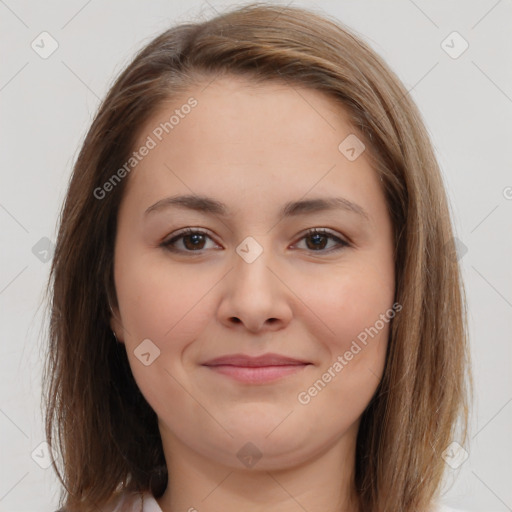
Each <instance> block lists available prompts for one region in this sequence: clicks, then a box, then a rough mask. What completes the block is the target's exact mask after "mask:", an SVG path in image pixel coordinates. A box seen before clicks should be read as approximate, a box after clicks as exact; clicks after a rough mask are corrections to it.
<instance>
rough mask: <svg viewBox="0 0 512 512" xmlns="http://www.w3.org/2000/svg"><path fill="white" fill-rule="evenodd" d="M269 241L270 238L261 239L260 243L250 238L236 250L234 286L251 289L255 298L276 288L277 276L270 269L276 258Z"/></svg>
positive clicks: (243, 241)
mask: <svg viewBox="0 0 512 512" xmlns="http://www.w3.org/2000/svg"><path fill="white" fill-rule="evenodd" d="M269 240H270V237H266V239H265V237H259V241H258V240H256V239H255V238H254V237H252V236H248V237H246V238H245V239H244V240H242V242H241V243H240V244H239V245H238V246H237V247H236V249H235V252H236V254H237V258H236V259H235V265H234V269H233V270H234V272H235V282H234V285H235V287H237V286H238V287H240V288H241V287H245V288H249V289H250V292H251V293H252V294H253V296H257V295H259V294H260V293H261V295H262V296H263V295H265V294H266V293H268V292H269V291H270V289H273V288H274V286H273V284H274V283H272V281H273V280H275V276H274V275H273V274H272V272H271V271H270V270H269V268H268V267H271V268H272V266H273V265H274V263H275V258H274V257H273V255H272V249H271V247H270V243H269ZM264 244H265V246H264ZM269 287H270V289H269Z"/></svg>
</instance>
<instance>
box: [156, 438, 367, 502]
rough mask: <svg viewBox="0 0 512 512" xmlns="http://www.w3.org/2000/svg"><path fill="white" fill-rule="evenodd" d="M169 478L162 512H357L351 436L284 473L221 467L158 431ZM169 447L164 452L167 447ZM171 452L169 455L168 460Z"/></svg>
mask: <svg viewBox="0 0 512 512" xmlns="http://www.w3.org/2000/svg"><path fill="white" fill-rule="evenodd" d="M162 434H163V435H162V440H163V442H164V451H165V453H166V461H167V468H168V472H169V480H168V485H167V489H166V491H165V493H164V494H163V495H162V496H161V497H160V498H159V499H158V500H157V501H158V504H159V505H160V508H161V509H162V512H178V511H190V512H194V511H201V512H213V511H217V510H222V511H223V512H234V511H237V512H239V511H240V510H243V511H244V512H263V511H264V512H292V511H293V512H296V511H298V510H307V511H308V512H357V511H358V510H359V506H358V499H357V493H356V492H355V486H354V467H355V437H354V436H355V434H356V431H354V432H347V433H346V434H345V435H344V436H343V437H342V438H341V439H339V440H338V441H337V442H336V443H335V444H334V446H333V445H330V446H329V449H328V450H326V451H325V452H323V453H318V454H315V456H313V457H312V458H311V459H310V460H307V461H303V462H301V463H300V464H297V465H295V466H293V467H288V468H286V469H277V470H276V469H268V470H266V469H261V468H260V469H258V464H257V465H255V466H254V467H253V468H252V469H239V468H233V467H230V466H224V465H221V464H218V463H216V462H214V461H212V460H211V458H206V457H203V456H201V455H200V454H198V453H197V452H194V451H193V450H191V449H189V448H188V447H187V446H184V445H183V444H181V443H178V442H177V440H176V439H175V438H173V436H172V435H169V433H168V432H167V433H164V432H162ZM166 448H167V449H166ZM171 453H172V457H171V456H169V455H170V454H171Z"/></svg>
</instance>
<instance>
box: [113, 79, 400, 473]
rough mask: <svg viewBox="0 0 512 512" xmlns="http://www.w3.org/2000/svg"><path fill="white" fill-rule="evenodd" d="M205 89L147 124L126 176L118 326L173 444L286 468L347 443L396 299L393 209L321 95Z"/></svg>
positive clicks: (238, 82) (343, 121)
mask: <svg viewBox="0 0 512 512" xmlns="http://www.w3.org/2000/svg"><path fill="white" fill-rule="evenodd" d="M203 89H204V85H201V86H199V85H198V86H197V87H195V88H192V89H190V92H189V95H185V96H184V97H183V98H180V99H179V100H176V99H175V100H173V101H172V102H169V103H168V104H166V105H165V106H164V107H162V108H161V109H160V110H159V112H158V113H157V114H156V115H155V116H154V117H153V118H152V119H151V120H150V122H149V123H148V124H147V125H146V126H145V127H144V128H143V129H142V130H141V134H140V138H139V141H138V144H137V145H136V147H137V148H139V147H141V146H143V145H144V144H146V145H147V146H148V147H149V146H153V147H151V148H150V149H149V151H147V152H146V153H147V154H146V155H145V156H144V157H143V158H141V160H140V162H138V163H137V165H136V167H135V168H134V169H133V171H131V174H130V175H129V177H128V178H126V179H128V180H129V181H128V183H127V188H126V190H125V193H124V197H123V201H122V203H121V206H120V210H119V216H118V231H117V238H116V245H115V262H114V269H115V270H114V278H115V285H116V292H117V298H118V304H119V308H116V309H115V310H114V317H113V319H112V327H113V329H114V330H115V332H116V335H117V338H118V339H119V340H120V341H121V342H123V343H124V344H125V346H126V351H127V354H128V358H129V362H130V366H131V369H132V372H133V375H134V377H135V379H136V381H137V384H138V386H139V388H140V389H141V391H142V393H143V394H144V396H145V398H146V399H147V401H148V403H149V404H150V405H151V407H152V408H153V409H154V411H155V412H156V414H157V415H158V418H159V427H160V432H161V435H162V439H163V442H164V446H166V447H167V448H168V449H169V450H171V453H173V452H172V450H176V452H178V451H179V450H192V451H193V452H195V453H196V454H199V455H200V456H202V457H204V458H206V459H209V460H212V461H217V462H219V463H222V464H226V465H228V466H231V467H237V468H240V467H242V464H246V466H247V467H249V464H247V463H246V462H247V461H249V460H250V458H251V457H253V458H254V457H256V458H259V456H260V455H263V457H262V458H261V460H260V461H259V462H258V468H261V469H275V468H285V467H291V466H292V465H294V464H298V463H300V462H302V461H304V460H307V459H308V458H312V457H315V456H316V455H318V454H320V453H325V451H326V450H329V449H333V450H334V449H336V447H337V446H339V443H340V442H348V441H350V442H351V443H353V444H355V436H356V433H357V428H358V425H359V418H360V416H361V414H362V413H363V411H364V409H365V408H366V406H367V405H368V403H369V401H370V399H371V397H372V395H373V394H374V392H375V390H376V388H377V385H378V383H379V381H380V378H381V376H382V371H383V367H384V362H385V354H386V345H387V338H388V334H389V322H390V319H391V318H392V317H393V315H394V312H393V310H392V309H391V308H392V306H393V298H394V291H395V276H394V260H393V236H392V225H391V221H390V218H389V216H388V213H387V208H386V202H385V198H384V195H383V192H382V189H381V183H380V181H379V178H378V176H377V175H376V173H375V171H374V170H373V169H372V168H371V166H370V164H369V161H368V160H367V154H366V151H367V150H366V151H363V152H362V153H361V154H359V156H357V155H358V153H359V152H360V149H361V146H358V145H357V144H358V142H357V140H356V139H355V138H354V137H355V136H354V133H355V131H354V129H353V128H352V127H351V126H350V125H349V124H348V118H347V116H346V114H345V113H344V112H343V111H342V110H341V108H340V107H339V106H337V105H336V103H334V102H333V101H332V100H331V99H330V98H328V97H326V96H324V95H323V94H322V93H321V92H318V91H314V90H310V89H306V88H301V87H296V86H294V88H291V87H289V86H287V85H279V84H272V83H267V84H264V85H262V84H258V85H255V84H251V83H250V82H247V81H245V80H243V79H239V78H228V77H224V78H217V79H216V80H214V81H213V82H212V83H211V84H210V85H209V86H208V87H207V88H205V89H204V90H203ZM191 97H192V98H193V99H194V100H195V101H196V102H197V103H195V106H193V108H183V105H186V104H187V101H188V104H189V105H192V104H193V101H191V100H190V98H191ZM176 109H178V110H179V112H180V113H181V114H180V115H179V116H178V117H179V121H178V122H175V121H176V119H177V118H176V119H174V121H173V125H172V129H169V125H167V129H168V132H169V133H166V132H165V131H163V133H161V132H162V125H161V123H165V122H166V121H169V119H170V118H171V116H172V115H173V114H175V111H176ZM175 117H176V116H175ZM158 127H160V130H158ZM157 134H158V136H157ZM349 136H350V138H349V139H347V141H346V142H345V143H343V144H342V145H341V147H340V143H342V141H344V140H345V139H346V138H347V137H349ZM148 137H149V138H150V139H151V140H152V141H153V142H154V144H152V143H151V142H148V141H149V139H148ZM160 138H161V140H160ZM340 148H341V149H340ZM350 148H353V150H351V149H350ZM354 157H356V158H354ZM180 196H193V197H188V199H187V198H185V199H184V198H183V197H182V198H181V199H180ZM199 197H200V198H202V199H203V200H202V201H200V200H198V198H199ZM169 198H172V199H169ZM194 198H195V200H193V199H194ZM260 356H268V357H263V358H260V359H257V358H259V357H260ZM223 357H224V358H226V359H224V360H218V358H223ZM215 359H217V361H215ZM248 443H251V444H248Z"/></svg>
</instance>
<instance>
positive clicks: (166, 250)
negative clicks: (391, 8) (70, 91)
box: [46, 4, 469, 512]
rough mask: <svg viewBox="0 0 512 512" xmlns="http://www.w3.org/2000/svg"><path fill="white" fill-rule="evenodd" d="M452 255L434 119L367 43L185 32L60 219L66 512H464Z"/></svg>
mask: <svg viewBox="0 0 512 512" xmlns="http://www.w3.org/2000/svg"><path fill="white" fill-rule="evenodd" d="M454 251H455V248H454V244H453V233H452V227H451V222H450V216H449V209H448V206H447V200H446V195H445V192H444V188H443V183H442V180H441V177H440V172H439V167H438V164H437V162H436V159H435V156H434V153H433V150H432V146H431V143H430V141H429V138H428V135H427V132H426V130H425V127H424V125H423V122H422V120H421V116H420V114H419V112H418V110H417V108H416V106H415V105H414V103H413V102H412V100H411V99H410V97H409V96H408V94H407V91H406V90H405V88H404V87H403V85H402V84H401V83H400V81H399V80H398V78H397V77H396V76H395V75H394V74H393V72H392V71H391V70H390V69H389V68H388V67H387V65H386V64H385V63H384V62H383V61H382V59H381V58H379V57H378V56H377V55H376V54H375V53H374V52H373V51H372V50H371V49H370V48H369V47H368V46H367V45H366V44H364V43H363V42H362V41H361V40H360V39H359V38H357V37H356V36H355V35H354V34H352V33H351V32H350V31H349V30H348V29H347V28H345V27H342V26H341V25H340V24H338V23H336V22H334V21H332V20H330V19H328V18H326V17H323V16H320V15H318V14H315V13H313V12H310V11H306V10H303V9H299V8H292V7H280V6H272V5H266V4H251V5H248V6H245V7H242V8H238V9H234V10H232V11H230V12H228V13H226V14H223V15H219V16H217V17H216V18H214V19H212V20H210V21H206V22H203V23H197V24H185V25H180V26H177V27H174V28H172V29H170V30H168V31H166V32H164V33H163V34H161V35H160V36H159V37H157V38H156V39H155V40H154V41H152V42H151V43H150V44H149V45H147V47H145V48H144V49H143V50H142V51H141V52H140V53H139V54H138V55H137V56H136V58H135V59H134V61H133V62H132V63H131V64H130V65H129V66H128V67H127V68H126V70H125V71H124V72H123V73H122V74H121V76H120V77H119V78H118V79H117V81H116V83H115V84H114V85H113V87H112V88H111V90H110V92H109V93H108V95H107V97H106V99H105V101H104V102H103V104H102V105H101V107H100V109H99V112H98V114H97V116H96V118H95V120H94V122H93V124H92V126H91V128H90V130H89V133H88V135H87V137H86V140H85V142H84V144H83V147H82V150H81V152H80V155H79V157H78V160H77V162H76V165H75V168H74V171H73V176H72V179H71V183H70V186H69V190H68V194H67V198H66V201H65V205H64V208H63V211H62V216H61V225H60V231H59V235H58V241H57V247H56V252H55V257H54V260H53V267H52V274H51V283H50V284H51V292H52V316H51V332H50V346H49V351H48V354H49V355H48V361H47V380H46V384H47V396H48V401H47V437H48V442H49V443H50V444H51V445H53V447H54V449H57V448H58V449H59V453H60V455H61V460H60V461H59V462H60V467H61V469H60V470H59V469H58V465H57V464H56V465H55V469H56V470H57V471H58V474H59V477H60V479H61V482H62V484H63V486H64V489H65V491H64V492H63V495H62V500H61V505H62V506H63V510H66V511H69V512H75V511H77V512H78V511H89V510H91V511H92V510H98V509H100V510H105V511H106V510H123V511H124V510H133V511H138V510H142V511H145V512H148V511H162V512H171V511H172V512H175V511H178V510H180V511H181V510H190V511H192V510H199V511H209V510H212V511H213V510H223V511H230V510H235V509H236V510H244V511H259V510H266V511H274V510H276V511H280V512H283V511H285V512H286V511H288V510H290V511H291V510H299V509H302V510H308V511H310V512H313V511H323V512H325V511H333V512H334V511H350V512H352V511H365V512H366V511H371V512H374V511H379V512H380V511H394V512H396V511H403V512H412V511H415V512H418V511H424V512H431V511H435V510H442V509H441V508H439V505H438V503H437V502H438V499H439V489H440V485H441V481H442V476H443V471H444V467H445V458H446V457H445V455H444V453H445V451H446V448H447V447H448V446H452V448H453V446H456V447H458V446H462V445H463V444H464V442H465V438H466V426H467V415H468V414H467V409H468V406H467V401H468V399H467V391H466V388H467V387H469V386H468V381H469V370H468V363H467V358H468V352H467V340H466V319H465V306H464V296H463V287H462V283H461V280H460V275H459V269H458V264H457V259H456V258H455V257H454ZM457 420H461V421H460V424H459V425H460V426H461V429H460V432H458V431H457V430H456V425H457ZM452 443H456V444H455V445H454V444H452ZM460 449H461V450H463V448H460Z"/></svg>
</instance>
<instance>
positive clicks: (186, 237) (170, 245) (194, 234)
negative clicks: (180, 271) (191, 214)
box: [160, 228, 212, 252]
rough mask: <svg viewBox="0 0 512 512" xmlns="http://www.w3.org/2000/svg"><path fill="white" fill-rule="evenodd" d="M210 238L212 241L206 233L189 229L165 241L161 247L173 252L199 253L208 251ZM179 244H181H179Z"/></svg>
mask: <svg viewBox="0 0 512 512" xmlns="http://www.w3.org/2000/svg"><path fill="white" fill-rule="evenodd" d="M208 238H209V239H210V240H212V238H211V237H210V235H209V234H208V233H207V232H206V231H202V230H200V229H192V228H187V229H184V230H183V231H181V232H180V233H178V234H176V235H174V236H173V237H172V238H169V239H167V240H164V241H163V242H162V243H161V244H160V245H161V246H162V247H164V248H165V249H167V250H169V251H172V252H199V251H202V250H203V249H208V247H205V245H206V240H207V239H208ZM178 242H180V243H179V244H178ZM177 246H181V247H177Z"/></svg>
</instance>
